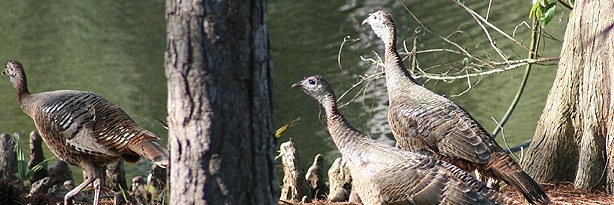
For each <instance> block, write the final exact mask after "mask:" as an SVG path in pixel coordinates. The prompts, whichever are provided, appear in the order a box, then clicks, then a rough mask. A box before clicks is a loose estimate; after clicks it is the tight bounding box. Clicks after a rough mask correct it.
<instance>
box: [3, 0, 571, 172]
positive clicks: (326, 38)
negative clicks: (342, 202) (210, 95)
mask: <svg viewBox="0 0 614 205" xmlns="http://www.w3.org/2000/svg"><path fill="white" fill-rule="evenodd" d="M405 4H406V5H407V6H408V7H409V10H410V11H412V12H413V13H414V14H415V15H416V17H417V18H418V19H420V21H421V22H422V23H423V24H424V25H426V26H427V27H428V29H429V30H431V31H433V32H436V33H438V34H440V35H442V36H449V38H450V39H451V40H454V41H457V42H459V43H460V44H461V45H462V46H463V47H465V48H467V49H468V50H469V51H471V52H474V53H475V55H479V56H480V57H483V58H485V57H487V56H493V58H495V59H500V58H497V57H498V56H497V55H496V53H495V52H494V51H493V50H492V48H491V47H490V45H489V43H488V41H485V40H484V39H485V38H486V37H485V35H484V32H483V31H482V30H481V29H480V28H479V26H477V25H476V24H475V22H474V21H473V20H472V18H471V17H470V16H469V15H468V14H467V13H466V12H464V10H463V9H462V8H461V7H459V6H458V5H456V4H454V3H453V2H452V1H411V2H406V3H405ZM467 4H468V6H469V7H470V8H472V9H475V10H476V11H477V12H478V13H480V14H482V15H485V13H486V10H487V8H488V7H487V6H488V4H487V2H484V1H469V2H467ZM402 5H403V3H402V2H398V1H355V0H354V1H352V0H350V1H297V0H286V1H269V2H268V15H267V22H268V27H269V32H270V41H271V49H272V55H273V56H272V60H273V62H272V63H273V69H272V71H273V73H272V76H273V85H274V86H273V88H274V90H273V101H274V111H275V117H276V122H277V126H281V125H283V124H284V123H285V122H288V121H290V120H292V119H295V118H297V117H301V118H302V120H301V121H300V122H299V124H298V125H296V126H295V127H293V128H292V129H291V130H289V131H288V132H287V133H286V134H285V135H284V136H283V137H282V138H281V139H280V140H279V141H280V142H283V141H287V140H288V139H289V138H290V137H291V138H292V140H293V141H294V142H295V143H296V144H297V146H298V149H299V154H300V157H301V161H303V165H304V166H307V165H308V164H309V163H310V162H309V161H311V159H312V158H313V156H315V154H317V153H323V154H325V156H326V157H325V158H326V162H325V164H326V166H329V165H330V163H331V162H332V161H333V160H334V158H335V157H336V156H338V154H337V152H336V149H335V147H334V145H333V144H332V141H331V140H330V137H329V136H328V133H327V132H326V129H325V125H324V121H323V120H322V113H321V112H320V110H319V108H318V105H317V103H316V101H315V100H313V99H311V98H309V97H308V96H306V95H305V94H303V93H302V92H301V91H299V90H296V89H291V88H290V85H291V84H292V83H294V82H296V81H298V80H300V79H302V78H303V77H304V76H308V75H314V74H319V75H323V76H325V77H326V78H327V79H328V80H329V82H330V83H331V84H332V85H333V86H334V89H335V91H336V92H337V94H338V96H339V95H341V93H343V92H344V91H345V90H347V89H349V88H350V87H351V86H352V84H354V83H356V82H357V81H358V80H359V79H360V77H361V76H364V75H366V74H370V73H373V72H375V71H376V66H373V65H370V64H369V63H368V62H366V61H363V60H361V56H362V57H364V58H375V57H376V56H375V53H378V54H380V55H381V54H382V50H383V47H382V46H381V42H380V41H379V40H378V39H376V38H375V36H374V35H373V34H372V32H371V30H370V29H369V28H368V27H367V26H361V25H360V22H362V20H363V19H364V18H365V17H366V16H367V14H368V13H371V12H373V11H376V10H377V9H385V10H388V11H390V12H391V13H392V14H393V15H394V17H395V21H396V23H397V25H398V27H399V41H404V40H407V45H408V46H411V42H412V40H413V39H414V36H419V39H420V41H419V42H420V44H419V45H420V46H419V49H421V50H426V49H433V48H441V47H446V48H451V47H450V46H449V45H446V44H444V43H443V42H442V41H441V40H440V39H438V38H437V37H435V36H434V35H422V34H421V33H420V34H415V29H416V28H417V26H416V25H417V22H416V21H415V20H413V18H412V17H411V16H410V15H409V13H408V11H407V10H405V8H404V7H403V6H402ZM529 9H530V5H529V4H528V3H526V4H520V3H518V2H515V1H514V2H512V1H507V2H497V3H496V4H493V7H492V9H491V15H490V21H491V22H492V23H493V24H495V25H497V26H499V27H500V28H501V29H502V30H503V31H505V32H507V33H512V32H513V31H514V28H515V26H517V25H518V24H520V23H521V22H523V21H529V19H527V16H528V10H529ZM562 16H563V17H564V18H566V15H562ZM564 24H565V22H562V23H558V22H554V21H553V23H552V25H549V27H548V28H547V32H549V33H550V34H551V35H552V36H554V37H555V38H558V40H562V36H563V28H564ZM455 30H462V31H463V32H457V33H455V34H454V35H450V34H452V33H454V31H455ZM490 34H491V35H492V36H493V38H495V39H496V42H497V45H498V46H499V47H500V48H502V50H504V51H505V52H506V53H509V54H510V59H521V58H524V57H526V51H523V50H522V49H521V48H520V47H519V46H515V45H513V44H511V43H510V42H509V41H508V40H506V39H504V38H503V37H502V36H501V35H498V34H496V33H495V32H494V31H492V30H490ZM528 34H529V32H528V29H527V28H526V26H519V28H518V30H517V32H516V36H517V39H519V40H520V41H521V42H522V43H523V44H525V45H528V43H529V38H528ZM346 36H349V37H350V39H358V40H356V41H354V42H348V43H346V44H345V45H344V46H343V49H342V51H341V56H340V58H339V59H340V61H339V62H340V64H339V63H338V54H339V53H340V48H341V44H342V43H343V41H344V37H346ZM560 44H561V43H560V42H557V41H556V40H546V41H545V44H544V45H545V48H544V50H543V52H544V53H542V55H543V56H556V55H558V52H559V49H560ZM165 45H166V44H165V19H164V1H162V0H153V1H151V0H150V1H115V2H105V1H102V2H98V1H54V2H53V3H52V2H39V1H1V2H0V49H1V51H2V52H0V61H3V62H4V61H7V60H9V59H15V60H19V61H21V62H22V63H23V64H24V66H25V68H26V72H27V75H28V81H29V82H28V84H29V88H30V91H32V92H42V91H49V90H57V89H75V90H86V91H92V92H95V93H98V94H100V95H102V96H104V97H105V98H107V99H108V100H109V101H111V102H114V103H116V104H117V105H119V106H120V107H122V108H123V109H124V110H125V111H126V112H127V113H128V114H130V115H131V116H132V117H133V118H134V119H135V120H136V121H137V122H138V123H139V124H141V125H143V126H144V127H145V128H147V129H150V130H151V131H153V132H155V133H158V134H160V135H161V136H163V138H166V136H167V133H166V130H165V129H164V128H163V127H162V125H161V124H160V123H159V122H158V121H157V120H156V118H158V119H166V96H167V94H166V82H165V80H166V78H165V76H164V67H163V62H164V59H163V53H164V49H165ZM399 45H400V43H399ZM419 61H420V63H421V67H422V68H429V67H432V66H434V65H437V64H441V63H455V64H456V65H458V64H459V62H462V61H463V59H462V58H460V57H458V56H453V55H449V54H443V53H438V54H423V55H422V54H421V55H420V56H419ZM406 63H407V61H406ZM339 65H341V67H342V68H340V66H339ZM555 69H556V67H554V66H548V67H546V66H536V67H535V68H534V69H533V72H532V74H531V78H530V80H529V85H528V86H527V90H526V93H525V95H524V96H523V98H522V101H521V102H520V103H519V105H518V109H517V111H516V112H515V113H514V115H513V117H512V119H511V120H510V121H509V122H508V124H507V125H506V129H505V136H506V139H507V141H508V142H509V143H510V144H511V145H514V144H517V143H520V142H522V141H525V140H527V139H530V137H531V136H532V134H533V131H534V129H535V123H536V122H537V120H538V119H539V116H540V113H541V110H542V108H543V104H544V100H545V98H546V95H547V92H548V90H549V89H550V86H551V82H552V79H553V77H554V73H555ZM445 70H447V68H432V69H429V70H427V72H429V73H438V72H441V71H445ZM452 72H456V71H454V70H453V71H451V72H450V73H452ZM523 72H524V68H519V69H515V70H512V71H508V72H504V73H500V74H495V75H489V76H484V77H481V78H471V79H470V81H471V85H472V88H471V89H470V90H469V91H468V92H466V93H464V94H463V95H461V96H459V97H454V96H455V95H458V94H460V93H462V92H463V91H465V90H466V89H467V88H468V84H467V79H462V80H456V81H454V82H444V81H435V80H430V81H427V82H426V86H427V87H428V88H431V89H432V90H434V91H435V92H437V93H440V94H444V95H446V96H450V98H451V99H452V100H453V101H455V102H457V103H458V104H460V105H462V106H463V107H465V108H466V109H467V110H468V111H469V112H471V113H472V115H473V116H474V117H475V118H476V119H477V120H478V121H480V122H481V123H482V124H483V125H484V126H485V127H486V128H487V130H493V129H494V127H495V125H496V124H495V123H494V121H493V120H492V119H491V118H494V119H496V120H499V119H500V118H501V116H503V114H504V112H505V110H506V109H507V106H508V105H509V103H510V102H511V100H512V98H513V96H514V94H515V92H516V89H517V87H518V85H519V84H520V81H521V79H522V75H523ZM421 81H422V82H425V80H424V79H421ZM0 82H3V83H0V93H2V95H1V97H0V106H1V107H2V109H0V132H6V133H14V132H20V133H21V134H22V136H24V139H22V143H24V145H25V143H26V142H27V139H26V138H25V137H26V136H27V134H28V133H29V132H30V131H31V130H33V129H35V128H34V125H33V123H32V120H31V119H30V118H29V117H27V116H26V115H25V114H23V112H22V111H21V109H19V107H18V106H17V102H16V97H15V91H14V89H13V88H12V86H11V85H10V83H9V82H8V79H7V78H6V77H2V80H0ZM477 82H479V83H477ZM383 83H384V82H383V79H380V80H377V81H373V82H372V83H371V86H370V87H368V88H367V89H365V91H364V92H359V91H358V90H359V88H360V87H361V86H358V88H357V89H355V90H354V91H352V92H350V93H349V94H347V95H346V96H345V97H344V98H342V99H341V103H348V102H349V104H348V105H347V106H345V107H343V108H341V112H342V113H344V114H345V115H346V116H347V117H348V120H349V121H350V122H351V123H352V124H353V125H354V126H355V127H357V128H358V129H359V130H361V131H363V132H365V133H368V134H370V135H372V136H374V137H376V138H378V139H381V140H384V141H387V142H391V141H390V135H389V129H388V127H387V125H386V121H385V112H386V96H385V87H384V86H383ZM356 95H357V96H358V97H357V98H356V99H354V100H352V98H353V96H356ZM386 139H387V140H386ZM498 139H499V140H500V139H501V138H498ZM162 141H163V143H166V139H163V140H162ZM46 156H47V157H51V156H52V154H51V153H48V154H47V155H46ZM148 167H149V163H147V162H145V161H144V160H142V162H141V163H139V164H137V165H128V166H127V169H128V171H127V173H129V176H128V177H132V176H135V175H146V174H147V170H148ZM74 170H75V173H76V174H80V171H78V170H79V169H78V168H76V169H74Z"/></svg>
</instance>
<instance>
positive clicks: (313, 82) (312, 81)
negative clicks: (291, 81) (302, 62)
mask: <svg viewBox="0 0 614 205" xmlns="http://www.w3.org/2000/svg"><path fill="white" fill-rule="evenodd" d="M307 82H309V84H311V85H315V84H316V81H315V80H314V79H309V80H307Z"/></svg>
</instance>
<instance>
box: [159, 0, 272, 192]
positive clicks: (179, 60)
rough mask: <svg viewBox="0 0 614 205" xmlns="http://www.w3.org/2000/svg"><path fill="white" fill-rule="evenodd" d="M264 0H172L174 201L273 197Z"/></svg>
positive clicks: (169, 68) (168, 58)
mask: <svg viewBox="0 0 614 205" xmlns="http://www.w3.org/2000/svg"><path fill="white" fill-rule="evenodd" d="M265 13H266V3H265V1H259V0H253V1H239V0H227V1H212V0H205V1H196V0H183V1H180V0H167V1H166V18H167V52H166V53H165V64H166V65H165V66H166V76H167V78H168V113H169V116H168V125H169V142H168V144H169V150H170V169H169V170H170V178H169V183H170V184H169V185H170V188H169V190H170V199H169V201H171V202H172V204H276V203H277V197H276V196H278V194H279V193H278V192H279V185H278V184H277V179H276V174H275V169H274V164H275V161H274V156H275V138H274V137H273V122H272V121H273V120H272V104H271V84H270V79H271V77H270V61H269V58H270V51H269V42H268V31H267V28H266V25H265V22H264V18H265Z"/></svg>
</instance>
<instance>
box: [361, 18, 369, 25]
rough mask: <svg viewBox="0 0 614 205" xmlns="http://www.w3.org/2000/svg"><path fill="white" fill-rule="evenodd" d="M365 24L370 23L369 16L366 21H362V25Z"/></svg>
mask: <svg viewBox="0 0 614 205" xmlns="http://www.w3.org/2000/svg"><path fill="white" fill-rule="evenodd" d="M365 24H369V18H367V19H365V20H364V21H362V25H363V26H364V25H365Z"/></svg>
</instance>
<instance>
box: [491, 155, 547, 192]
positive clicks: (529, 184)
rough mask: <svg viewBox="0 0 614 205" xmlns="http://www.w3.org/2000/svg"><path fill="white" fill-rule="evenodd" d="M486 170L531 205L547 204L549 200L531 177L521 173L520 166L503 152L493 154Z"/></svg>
mask: <svg viewBox="0 0 614 205" xmlns="http://www.w3.org/2000/svg"><path fill="white" fill-rule="evenodd" d="M492 157H493V159H492V160H491V162H490V163H489V165H488V168H487V169H490V172H495V176H499V177H500V178H501V179H502V180H503V181H505V183H507V184H509V185H511V186H513V187H515V188H516V189H518V190H519V191H520V192H521V193H522V195H524V197H525V198H526V199H527V200H529V201H530V202H531V203H537V204H549V203H550V199H549V198H548V195H546V193H545V192H544V190H543V189H542V188H541V186H540V185H539V184H537V182H535V180H533V178H531V176H529V175H528V174H527V173H526V172H524V171H522V169H521V168H520V165H518V163H516V162H515V161H514V160H513V159H512V158H511V157H510V156H508V155H507V154H506V153H503V152H497V153H493V155H492Z"/></svg>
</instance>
